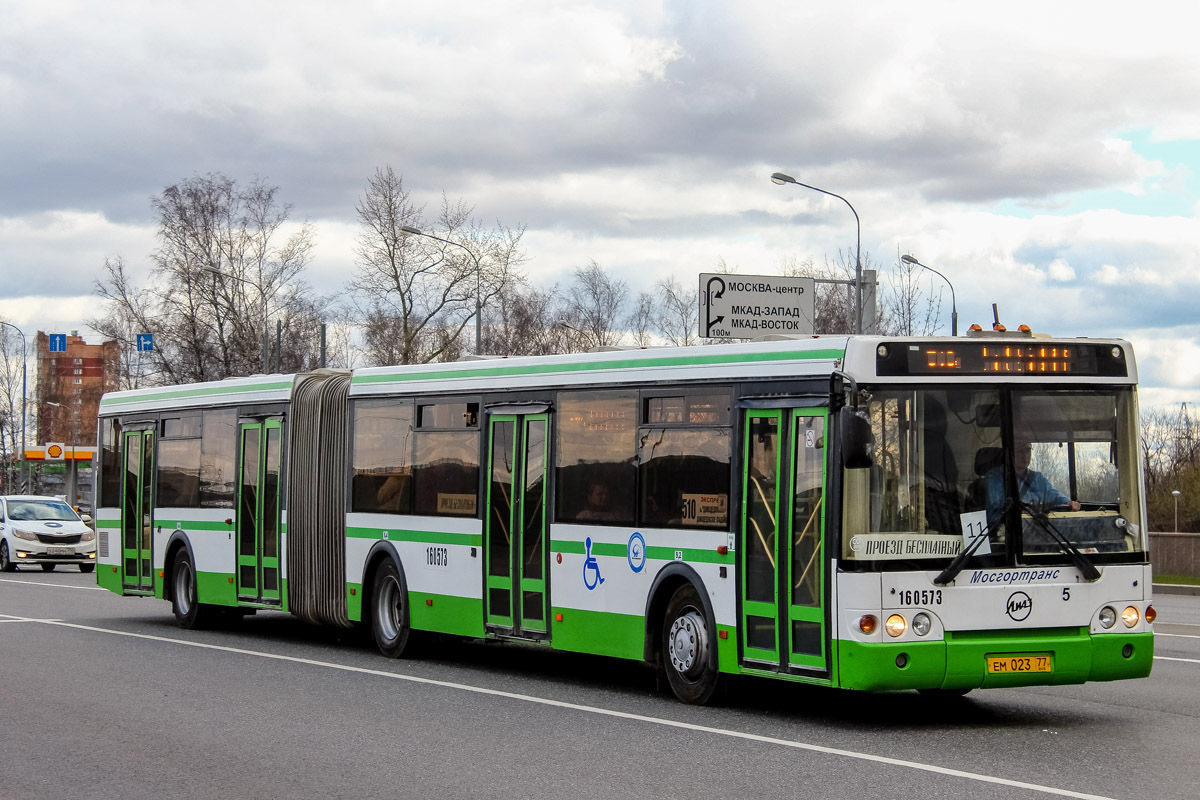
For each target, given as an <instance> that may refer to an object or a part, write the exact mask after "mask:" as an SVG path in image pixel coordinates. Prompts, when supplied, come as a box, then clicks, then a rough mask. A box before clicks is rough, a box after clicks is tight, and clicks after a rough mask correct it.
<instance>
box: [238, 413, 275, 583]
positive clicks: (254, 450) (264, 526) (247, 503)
mask: <svg viewBox="0 0 1200 800" xmlns="http://www.w3.org/2000/svg"><path fill="white" fill-rule="evenodd" d="M282 434H283V430H282V424H281V423H280V421H279V420H278V419H267V420H262V421H255V422H242V423H241V425H240V426H239V430H238V442H239V443H238V478H239V480H238V500H237V592H238V599H239V600H241V601H244V602H250V603H266V604H268V605H275V604H278V603H279V592H280V585H279V584H280V579H279V538H280V537H279V528H280V508H279V506H280V502H279V467H280V453H281V446H282Z"/></svg>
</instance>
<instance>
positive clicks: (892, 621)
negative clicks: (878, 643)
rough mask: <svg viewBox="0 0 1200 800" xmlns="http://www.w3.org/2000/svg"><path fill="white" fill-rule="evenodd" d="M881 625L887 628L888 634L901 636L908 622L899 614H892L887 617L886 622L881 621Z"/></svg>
mask: <svg viewBox="0 0 1200 800" xmlns="http://www.w3.org/2000/svg"><path fill="white" fill-rule="evenodd" d="M883 627H884V629H886V630H887V632H888V636H902V635H903V634H904V632H905V631H906V630H908V623H907V622H905V621H904V617H902V616H900V615H899V614H892V615H891V616H890V617H888V618H887V622H885V623H883Z"/></svg>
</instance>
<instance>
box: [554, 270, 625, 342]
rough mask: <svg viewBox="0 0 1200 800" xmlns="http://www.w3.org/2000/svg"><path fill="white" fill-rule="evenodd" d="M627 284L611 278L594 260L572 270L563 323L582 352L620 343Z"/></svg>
mask: <svg viewBox="0 0 1200 800" xmlns="http://www.w3.org/2000/svg"><path fill="white" fill-rule="evenodd" d="M628 297H629V285H628V284H626V283H625V281H622V280H619V279H617V278H613V277H612V276H610V275H609V274H608V273H606V272H605V271H604V268H603V267H601V266H600V265H599V264H597V263H596V262H595V261H594V260H593V261H589V262H588V264H587V266H585V267H576V268H575V270H574V279H573V280H572V281H571V283H570V285H569V286H568V287H567V313H568V315H569V319H568V320H567V321H566V322H565V323H564V324H566V325H569V326H570V327H571V328H573V329H574V330H576V331H577V332H578V333H579V334H580V336H581V342H580V344H581V345H582V347H583V349H591V348H593V347H608V346H613V345H617V344H619V343H620V341H621V336H622V333H623V332H622V330H621V326H622V323H624V322H625V320H626V318H627V314H626V311H625V302H626V299H627V298H628Z"/></svg>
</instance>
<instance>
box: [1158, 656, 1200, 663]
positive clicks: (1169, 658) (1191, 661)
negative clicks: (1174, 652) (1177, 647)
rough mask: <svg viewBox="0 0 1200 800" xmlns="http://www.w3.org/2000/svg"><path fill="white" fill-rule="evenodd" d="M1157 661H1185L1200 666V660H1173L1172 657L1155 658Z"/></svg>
mask: <svg viewBox="0 0 1200 800" xmlns="http://www.w3.org/2000/svg"><path fill="white" fill-rule="evenodd" d="M1154 660H1155V661H1183V662H1185V663H1188V664H1200V658H1171V657H1170V656H1155V657H1154Z"/></svg>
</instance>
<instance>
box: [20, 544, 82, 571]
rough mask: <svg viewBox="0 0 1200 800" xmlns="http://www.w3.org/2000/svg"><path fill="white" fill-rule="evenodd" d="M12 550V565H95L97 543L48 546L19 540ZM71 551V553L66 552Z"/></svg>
mask: <svg viewBox="0 0 1200 800" xmlns="http://www.w3.org/2000/svg"><path fill="white" fill-rule="evenodd" d="M15 544H16V546H15V547H13V548H12V550H11V553H12V555H11V558H12V563H14V564H16V565H17V566H20V565H22V564H95V563H96V543H95V542H81V543H79V544H70V545H47V544H42V543H41V542H27V541H23V540H20V539H18V540H17V541H16V543H15ZM66 551H70V552H66Z"/></svg>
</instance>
